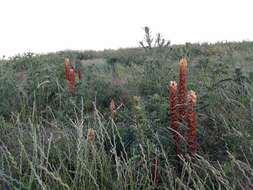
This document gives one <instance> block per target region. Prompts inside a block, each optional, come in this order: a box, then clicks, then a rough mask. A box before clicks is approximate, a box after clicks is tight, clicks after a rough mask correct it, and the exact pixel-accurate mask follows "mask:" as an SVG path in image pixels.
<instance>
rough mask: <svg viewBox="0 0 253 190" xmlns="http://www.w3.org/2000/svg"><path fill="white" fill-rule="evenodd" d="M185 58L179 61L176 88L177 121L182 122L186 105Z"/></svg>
mask: <svg viewBox="0 0 253 190" xmlns="http://www.w3.org/2000/svg"><path fill="white" fill-rule="evenodd" d="M187 64H188V63H187V59H186V58H182V59H181V60H180V62H179V89H178V104H179V110H178V111H179V121H180V122H182V121H183V119H184V116H185V105H186V96H187V93H186V92H187V88H186V75H187Z"/></svg>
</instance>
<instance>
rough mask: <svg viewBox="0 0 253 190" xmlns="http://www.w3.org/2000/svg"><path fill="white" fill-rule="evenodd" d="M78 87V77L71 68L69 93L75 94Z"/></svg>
mask: <svg viewBox="0 0 253 190" xmlns="http://www.w3.org/2000/svg"><path fill="white" fill-rule="evenodd" d="M75 89H76V77H75V71H74V69H70V70H69V93H70V94H71V95H72V96H74V95H75Z"/></svg>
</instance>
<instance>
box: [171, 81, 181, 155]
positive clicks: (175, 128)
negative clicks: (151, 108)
mask: <svg viewBox="0 0 253 190" xmlns="http://www.w3.org/2000/svg"><path fill="white" fill-rule="evenodd" d="M169 94H170V96H169V104H170V105H169V106H170V116H171V122H170V127H171V128H172V129H173V138H174V141H175V145H176V153H177V154H180V147H179V141H180V139H179V130H178V115H177V108H176V106H177V83H176V81H170V85H169Z"/></svg>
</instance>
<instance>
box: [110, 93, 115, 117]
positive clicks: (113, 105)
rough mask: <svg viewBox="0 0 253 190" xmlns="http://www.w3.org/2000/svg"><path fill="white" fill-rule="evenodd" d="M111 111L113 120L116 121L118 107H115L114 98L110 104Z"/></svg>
mask: <svg viewBox="0 0 253 190" xmlns="http://www.w3.org/2000/svg"><path fill="white" fill-rule="evenodd" d="M110 110H111V117H112V119H115V117H116V106H115V101H114V99H113V98H112V100H111V103H110Z"/></svg>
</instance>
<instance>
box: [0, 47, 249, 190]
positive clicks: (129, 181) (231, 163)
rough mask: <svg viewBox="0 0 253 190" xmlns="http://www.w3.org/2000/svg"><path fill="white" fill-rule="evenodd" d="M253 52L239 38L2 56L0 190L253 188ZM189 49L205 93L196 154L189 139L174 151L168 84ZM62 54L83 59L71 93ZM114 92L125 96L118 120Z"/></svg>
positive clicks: (191, 73) (194, 85) (193, 77)
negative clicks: (91, 137) (92, 137)
mask: <svg viewBox="0 0 253 190" xmlns="http://www.w3.org/2000/svg"><path fill="white" fill-rule="evenodd" d="M252 51H253V43H252V42H241V43H217V44H186V45H185V46H183V45H181V46H169V47H162V48H160V49H159V48H151V50H144V49H141V48H135V49H120V50H118V51H102V52H91V51H89V52H74V51H73V52H71V51H69V52H59V53H55V54H47V55H34V54H25V55H22V56H16V57H13V58H10V59H8V60H1V61H0V100H1V101H0V189H71V190H72V189H73V190H78V189H108V190H112V189H175V190H178V189H210V190H211V189H212V190H214V189H228V190H234V189H243V190H250V189H253V149H252V148H253V137H252V135H253V118H252V114H251V113H252V110H251V109H252V108H251V106H250V102H251V101H252V99H253V89H252V84H253V79H252V78H251V77H250V73H251V72H252V71H253V64H252V63H251V62H252V60H253V57H252V56H253V54H252ZM185 55H186V56H187V57H188V60H189V68H188V81H187V85H188V89H189V90H194V91H196V92H197V96H198V100H197V106H196V110H197V128H198V145H199V147H198V153H197V155H196V156H192V155H191V154H189V152H188V148H187V142H186V139H182V141H181V148H182V150H183V152H184V154H183V155H180V156H177V155H176V153H175V146H174V143H173V138H172V130H171V129H170V127H169V126H170V117H169V115H168V109H169V108H168V92H167V87H168V84H169V82H170V81H171V80H176V81H178V61H179V59H180V57H181V56H185ZM65 57H69V58H70V60H71V61H74V60H76V61H77V60H81V63H82V65H81V70H82V73H83V75H84V80H82V81H77V85H76V90H77V91H76V95H75V96H74V97H72V96H69V93H68V88H67V82H66V81H65V79H64V77H65V73H64V58H65ZM96 60H98V62H96ZM101 60H103V61H101ZM238 67H241V70H236V68H238ZM238 71H239V72H238ZM115 78H118V79H120V80H121V81H122V83H121V84H120V85H118V86H115V85H114V84H113V82H112V81H113V79H115ZM134 96H139V97H140V100H139V101H138V103H137V104H136V101H135V100H134V99H136V98H134ZM112 97H115V99H116V105H117V106H120V103H121V101H123V102H124V106H120V107H119V108H118V109H117V113H116V119H115V120H114V121H113V120H112V119H111V118H110V110H109V104H110V101H111V98H112ZM180 127H181V128H182V130H183V131H185V130H187V129H186V126H185V123H182V124H180ZM89 128H93V129H94V130H95V131H96V140H95V141H94V142H93V143H89V142H88V141H87V131H88V129H89ZM154 159H157V160H158V161H159V164H158V171H159V176H160V180H159V183H155V180H154V179H153V175H152V168H153V167H154V166H153V164H152V163H153V161H154Z"/></svg>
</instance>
